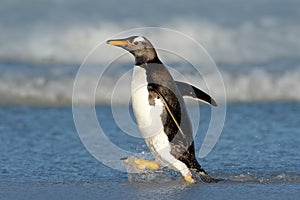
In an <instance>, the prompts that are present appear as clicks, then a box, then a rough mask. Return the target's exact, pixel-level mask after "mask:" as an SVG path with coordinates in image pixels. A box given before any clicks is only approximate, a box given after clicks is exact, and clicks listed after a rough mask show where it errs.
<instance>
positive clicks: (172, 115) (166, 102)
mask: <svg viewBox="0 0 300 200" xmlns="http://www.w3.org/2000/svg"><path fill="white" fill-rule="evenodd" d="M158 86H160V85H159V84H155V83H149V84H148V87H151V88H152V89H153V90H154V91H155V93H156V94H157V95H158V96H159V97H160V99H161V100H162V101H163V104H164V106H165V108H166V110H167V112H168V114H169V115H170V116H171V118H172V120H173V121H174V123H175V124H176V126H177V128H178V130H179V132H180V133H181V135H182V136H183V138H185V134H184V133H183V131H182V129H181V127H180V124H179V123H178V121H177V120H176V117H175V115H174V114H173V111H172V109H171V107H170V106H169V104H168V101H167V100H166V99H165V97H164V96H163V95H162V94H161V93H160V92H159V91H158V89H157V87H158Z"/></svg>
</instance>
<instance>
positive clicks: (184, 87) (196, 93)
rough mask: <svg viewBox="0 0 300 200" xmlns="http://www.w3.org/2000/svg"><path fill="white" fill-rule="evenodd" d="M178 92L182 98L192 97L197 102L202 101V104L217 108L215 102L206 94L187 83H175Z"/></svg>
mask: <svg viewBox="0 0 300 200" xmlns="http://www.w3.org/2000/svg"><path fill="white" fill-rule="evenodd" d="M175 83H176V85H177V87H178V89H179V91H180V92H181V94H182V96H188V97H192V98H194V99H196V100H198V101H202V102H204V103H208V104H210V105H213V106H217V103H216V102H215V100H214V99H213V98H212V97H210V96H209V95H208V94H206V93H205V92H203V91H202V90H200V89H198V88H196V87H195V86H192V85H190V84H188V83H184V82H180V81H175Z"/></svg>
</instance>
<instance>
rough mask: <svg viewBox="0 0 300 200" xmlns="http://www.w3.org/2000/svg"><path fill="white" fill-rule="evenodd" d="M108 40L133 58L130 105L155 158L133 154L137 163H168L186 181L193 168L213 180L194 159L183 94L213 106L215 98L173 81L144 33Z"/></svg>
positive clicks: (149, 165)
mask: <svg viewBox="0 0 300 200" xmlns="http://www.w3.org/2000/svg"><path fill="white" fill-rule="evenodd" d="M107 44H110V45H114V46H118V47H122V48H123V49H125V50H127V51H129V52H130V53H131V54H132V55H133V56H134V58H135V65H134V68H133V75H132V81H131V98H132V108H133V112H134V116H135V118H136V121H137V124H138V127H139V129H140V131H141V134H142V137H143V138H144V139H145V142H146V144H147V146H148V148H149V149H150V151H151V153H152V154H153V156H154V157H155V161H149V160H143V159H138V158H135V159H134V161H135V163H136V164H137V165H138V167H139V168H141V169H145V168H150V169H158V168H159V167H161V166H168V167H170V168H172V169H174V170H176V171H179V172H180V173H181V175H182V177H183V178H184V180H185V181H186V182H188V183H195V177H193V175H192V170H193V171H196V173H197V174H198V175H199V176H200V177H201V180H202V181H203V182H214V181H215V179H214V178H212V177H211V176H209V175H208V173H206V172H205V170H204V169H203V168H202V167H201V165H200V164H199V163H198V161H197V159H196V156H195V147H194V140H193V132H192V125H191V121H190V118H189V116H188V112H187V108H186V105H185V102H184V100H183V96H189V97H192V98H194V99H197V100H199V101H203V102H206V103H208V104H211V105H213V106H216V105H217V104H216V102H215V101H214V100H213V99H212V98H211V97H210V96H209V95H208V94H206V93H204V92H203V91H201V90H199V89H198V88H196V87H194V86H191V85H190V84H187V83H183V82H178V81H175V80H174V79H173V77H172V76H171V74H170V72H169V71H168V69H167V68H166V67H165V66H164V64H163V63H162V62H161V61H160V59H159V58H158V56H157V53H156V51H155V49H154V47H153V45H152V44H151V43H150V41H149V40H148V39H146V38H145V37H143V36H132V37H128V38H124V39H116V40H108V41H107Z"/></svg>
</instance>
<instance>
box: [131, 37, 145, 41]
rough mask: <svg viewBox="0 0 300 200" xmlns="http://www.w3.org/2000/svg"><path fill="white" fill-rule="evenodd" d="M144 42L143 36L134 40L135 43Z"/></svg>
mask: <svg viewBox="0 0 300 200" xmlns="http://www.w3.org/2000/svg"><path fill="white" fill-rule="evenodd" d="M143 41H145V39H144V38H143V37H142V36H139V37H136V38H134V39H133V42H143Z"/></svg>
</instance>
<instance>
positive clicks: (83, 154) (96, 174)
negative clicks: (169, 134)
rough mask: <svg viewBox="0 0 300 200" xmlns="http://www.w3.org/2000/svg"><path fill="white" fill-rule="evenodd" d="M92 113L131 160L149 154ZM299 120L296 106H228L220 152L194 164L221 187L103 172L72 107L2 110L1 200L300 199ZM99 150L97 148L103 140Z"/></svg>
mask: <svg viewBox="0 0 300 200" xmlns="http://www.w3.org/2000/svg"><path fill="white" fill-rule="evenodd" d="M96 110H97V114H98V118H99V122H100V123H101V125H102V126H103V127H104V129H107V130H111V131H106V134H107V136H108V137H109V138H110V139H111V141H113V143H114V144H116V145H118V146H119V147H121V148H125V149H127V150H129V151H131V152H133V153H135V152H139V151H141V150H143V151H145V150H146V148H145V144H144V143H143V140H142V139H140V138H132V137H129V136H128V135H126V134H124V133H122V131H121V130H120V129H118V127H117V126H116V124H115V123H114V121H113V117H112V114H111V109H110V107H109V106H98V107H97V108H96ZM200 110H201V115H202V116H205V114H209V112H210V109H209V107H208V106H202V107H201V108H200ZM299 115H300V104H299V103H248V104H244V103H240V104H238V103H233V104H229V105H228V112H227V118H226V122H225V126H224V129H223V132H222V135H221V137H220V139H219V141H218V143H217V145H216V146H215V148H214V149H213V150H212V152H211V153H210V154H209V155H208V156H207V157H205V158H203V159H199V161H200V162H201V164H202V165H203V167H204V168H205V169H206V170H207V171H208V172H209V173H210V174H212V175H213V176H215V177H219V178H223V179H225V180H224V181H222V182H220V183H217V184H202V183H199V184H195V185H186V184H184V182H183V181H182V180H181V179H180V177H175V178H174V179H170V180H167V181H164V180H159V177H158V178H157V179H154V180H152V181H151V182H147V181H146V182H134V181H131V182H130V181H128V179H127V177H128V176H127V173H126V172H120V171H117V170H114V169H110V168H108V167H105V166H104V165H102V164H101V163H100V162H99V161H97V160H96V159H95V158H94V157H93V156H91V155H90V154H89V153H88V152H87V150H86V149H85V148H84V146H83V144H82V143H81V141H80V139H79V137H78V135H77V132H76V130H75V126H74V122H73V117H72V110H71V108H70V107H46V108H45V107H25V106H8V107H1V108H0V118H1V124H0V194H1V196H2V197H4V199H11V198H14V199H15V198H19V199H23V197H24V195H25V199H32V198H36V199H38V198H39V197H40V198H43V199H44V198H45V199H47V198H49V199H50V198H52V197H57V198H59V197H70V198H71V197H73V198H75V199H76V198H77V199H82V198H96V197H98V195H100V196H101V197H107V198H124V199H131V198H139V199H156V198H162V199H164V198H174V199H180V198H183V197H185V196H187V197H190V198H195V197H197V198H198V197H199V198H200V197H203V198H207V199H208V198H213V199H214V198H216V199H220V198H222V197H228V198H229V197H230V198H231V199H239V198H241V197H243V196H244V197H246V198H250V197H251V196H252V195H256V198H257V199H264V198H265V197H266V196H265V195H269V196H270V197H272V198H275V199H282V198H284V199H285V198H288V197H291V198H293V199H296V197H299V195H300V192H299V186H300V173H299V171H300V164H299V163H300V162H299V161H300V153H299V152H300V146H299V143H300V132H299V128H300V127H299V118H300V116H299ZM207 123H208V119H207V118H206V117H202V118H201V122H200V127H199V130H198V133H197V135H196V139H195V142H196V147H197V148H196V151H197V152H198V151H199V148H200V145H201V143H202V137H203V134H202V131H205V129H206V128H207V127H206V126H207ZM96 143H98V144H100V145H101V141H96ZM120 162H121V161H120ZM112 188H113V190H112ZM38 191H44V193H43V192H38ZM112 191H114V192H112ZM34 194H36V195H34ZM153 195H155V196H153ZM5 197H6V198H5Z"/></svg>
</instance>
